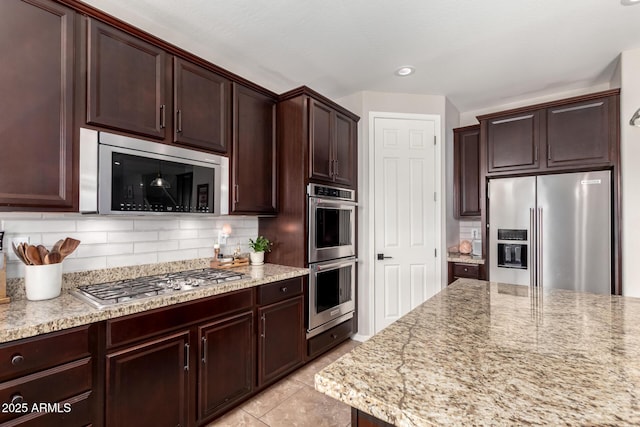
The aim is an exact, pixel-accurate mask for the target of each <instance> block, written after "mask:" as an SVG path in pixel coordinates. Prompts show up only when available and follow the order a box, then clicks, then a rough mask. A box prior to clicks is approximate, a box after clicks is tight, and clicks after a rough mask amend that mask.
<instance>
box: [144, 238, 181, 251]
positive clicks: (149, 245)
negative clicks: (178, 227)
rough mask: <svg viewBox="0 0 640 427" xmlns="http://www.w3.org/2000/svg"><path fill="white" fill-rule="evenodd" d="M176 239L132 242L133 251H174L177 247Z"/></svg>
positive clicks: (178, 243)
mask: <svg viewBox="0 0 640 427" xmlns="http://www.w3.org/2000/svg"><path fill="white" fill-rule="evenodd" d="M179 245H180V242H179V241H178V240H165V241H157V242H137V243H134V244H133V252H134V253H137V254H140V253H145V252H161V251H174V250H176V249H178V248H179Z"/></svg>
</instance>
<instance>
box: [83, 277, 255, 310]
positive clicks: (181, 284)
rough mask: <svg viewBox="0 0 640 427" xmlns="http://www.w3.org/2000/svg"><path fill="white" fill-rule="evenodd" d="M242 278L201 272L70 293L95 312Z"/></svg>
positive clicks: (151, 278) (89, 286)
mask: <svg viewBox="0 0 640 427" xmlns="http://www.w3.org/2000/svg"><path fill="white" fill-rule="evenodd" d="M242 278H244V276H243V275H242V274H241V273H238V272H235V271H231V270H223V269H216V268H203V269H199V270H189V271H180V272H177V273H167V274H158V275H155V276H145V277H139V278H136V279H130V280H119V281H115V282H107V283H98V284H95V285H85V286H80V287H78V288H75V289H73V290H72V291H71V293H72V294H73V295H75V296H77V297H79V298H80V299H82V300H83V301H86V302H88V303H90V304H91V305H93V306H95V307H97V308H104V307H108V306H112V305H114V304H118V303H122V302H126V301H130V300H135V299H140V298H148V297H152V296H157V295H164V294H173V293H176V292H184V291H188V290H192V289H197V288H201V287H205V286H213V285H216V284H220V283H226V282H230V281H234V280H240V279H242Z"/></svg>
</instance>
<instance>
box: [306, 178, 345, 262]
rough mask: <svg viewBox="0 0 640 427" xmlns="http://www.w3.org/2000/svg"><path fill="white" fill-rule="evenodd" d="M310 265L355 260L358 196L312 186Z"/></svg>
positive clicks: (310, 204)
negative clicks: (356, 200)
mask: <svg viewBox="0 0 640 427" xmlns="http://www.w3.org/2000/svg"><path fill="white" fill-rule="evenodd" d="M307 194H308V196H309V264H311V263H314V262H320V261H328V260H332V259H337V258H344V257H349V256H355V254H356V245H355V238H356V236H355V221H356V206H357V204H356V202H355V192H354V191H353V190H347V189H344V188H335V187H327V186H324V185H318V184H309V186H308V188H307Z"/></svg>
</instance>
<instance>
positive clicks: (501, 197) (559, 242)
mask: <svg viewBox="0 0 640 427" xmlns="http://www.w3.org/2000/svg"><path fill="white" fill-rule="evenodd" d="M487 194H488V197H489V220H488V228H489V230H488V231H489V262H490V267H489V279H490V280H491V281H494V282H503V283H514V284H519V285H531V286H542V287H546V288H562V289H572V290H576V291H583V292H593V293H599V294H610V293H611V268H612V252H611V248H612V231H611V221H612V220H611V217H612V198H611V195H612V190H611V173H610V172H609V171H598V172H580V173H566V174H558V175H540V176H531V177H521V178H496V179H491V180H490V181H489V187H488V193H487Z"/></svg>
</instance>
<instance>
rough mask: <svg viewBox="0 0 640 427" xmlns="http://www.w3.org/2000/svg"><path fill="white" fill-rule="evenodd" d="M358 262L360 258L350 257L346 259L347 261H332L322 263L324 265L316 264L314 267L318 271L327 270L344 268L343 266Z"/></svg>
mask: <svg viewBox="0 0 640 427" xmlns="http://www.w3.org/2000/svg"><path fill="white" fill-rule="evenodd" d="M357 262H358V259H357V258H355V259H350V260H349V261H345V262H332V263H331V264H322V265H316V266H315V267H312V269H314V270H316V271H326V270H334V269H336V268H342V267H347V266H349V265H355V264H356V263H357Z"/></svg>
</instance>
